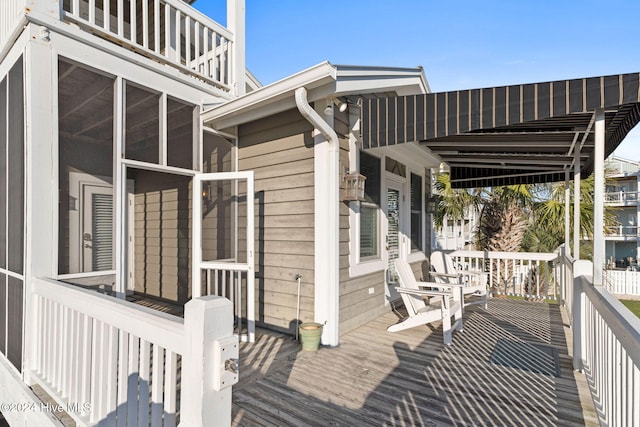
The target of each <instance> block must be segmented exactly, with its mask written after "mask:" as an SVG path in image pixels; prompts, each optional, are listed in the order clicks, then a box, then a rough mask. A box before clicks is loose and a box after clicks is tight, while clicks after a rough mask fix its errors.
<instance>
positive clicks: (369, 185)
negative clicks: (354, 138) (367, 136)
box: [358, 152, 381, 259]
mask: <svg viewBox="0 0 640 427" xmlns="http://www.w3.org/2000/svg"><path fill="white" fill-rule="evenodd" d="M360 173H361V174H362V175H364V176H366V177H367V181H366V182H365V188H364V198H365V200H364V201H362V202H361V203H360V235H359V242H360V243H359V248H358V249H359V255H360V259H363V258H377V257H379V256H380V242H379V235H380V233H379V222H380V221H379V214H378V210H379V209H378V207H379V206H380V178H381V176H380V159H378V158H377V157H373V156H370V155H368V154H366V153H364V152H360Z"/></svg>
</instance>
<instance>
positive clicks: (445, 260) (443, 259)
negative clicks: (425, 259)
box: [430, 251, 461, 283]
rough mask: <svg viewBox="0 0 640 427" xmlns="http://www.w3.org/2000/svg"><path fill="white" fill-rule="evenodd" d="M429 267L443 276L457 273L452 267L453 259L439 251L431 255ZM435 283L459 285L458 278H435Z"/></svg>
mask: <svg viewBox="0 0 640 427" xmlns="http://www.w3.org/2000/svg"><path fill="white" fill-rule="evenodd" d="M430 261H431V266H432V267H433V268H434V270H435V271H436V273H444V274H456V273H457V271H456V269H455V266H454V265H453V259H452V258H451V257H450V256H449V255H447V254H445V253H444V252H441V251H435V252H433V253H432V254H431V259H430ZM434 278H435V281H436V282H438V283H460V282H461V280H460V278H458V277H443V276H435V277H434Z"/></svg>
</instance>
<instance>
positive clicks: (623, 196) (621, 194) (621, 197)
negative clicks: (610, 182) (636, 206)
mask: <svg viewBox="0 0 640 427" xmlns="http://www.w3.org/2000/svg"><path fill="white" fill-rule="evenodd" d="M604 201H605V202H606V203H611V204H627V203H628V204H633V203H637V202H638V192H637V191H610V192H607V193H605V194H604Z"/></svg>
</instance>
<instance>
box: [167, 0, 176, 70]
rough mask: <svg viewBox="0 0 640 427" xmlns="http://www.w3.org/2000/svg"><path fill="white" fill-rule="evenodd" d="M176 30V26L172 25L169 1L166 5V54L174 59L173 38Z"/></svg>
mask: <svg viewBox="0 0 640 427" xmlns="http://www.w3.org/2000/svg"><path fill="white" fill-rule="evenodd" d="M174 30H175V26H172V25H171V6H170V5H169V3H165V5H164V56H165V58H168V59H173V58H172V55H173V52H174V51H173V50H172V47H173V44H172V43H171V40H172V39H173V38H172V37H171V36H172V33H173V31H174Z"/></svg>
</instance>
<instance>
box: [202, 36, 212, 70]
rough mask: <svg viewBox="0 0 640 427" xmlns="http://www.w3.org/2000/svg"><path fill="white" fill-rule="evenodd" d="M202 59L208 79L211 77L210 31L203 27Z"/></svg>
mask: <svg viewBox="0 0 640 427" xmlns="http://www.w3.org/2000/svg"><path fill="white" fill-rule="evenodd" d="M202 57H203V58H204V64H203V66H204V68H203V70H202V72H203V74H204V75H205V76H206V77H210V75H209V29H208V28H207V27H202Z"/></svg>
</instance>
